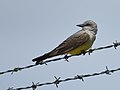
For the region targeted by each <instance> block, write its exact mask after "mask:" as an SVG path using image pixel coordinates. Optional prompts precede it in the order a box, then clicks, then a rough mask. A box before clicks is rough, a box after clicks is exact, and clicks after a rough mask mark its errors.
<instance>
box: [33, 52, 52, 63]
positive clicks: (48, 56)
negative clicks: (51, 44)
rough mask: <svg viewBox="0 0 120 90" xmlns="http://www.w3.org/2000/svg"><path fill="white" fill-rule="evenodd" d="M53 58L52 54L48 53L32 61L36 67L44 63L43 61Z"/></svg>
mask: <svg viewBox="0 0 120 90" xmlns="http://www.w3.org/2000/svg"><path fill="white" fill-rule="evenodd" d="M50 57H52V56H50V53H46V54H44V55H42V56H39V57H37V58H34V59H33V60H32V61H33V62H36V65H37V64H39V63H40V62H43V60H45V59H47V58H50Z"/></svg>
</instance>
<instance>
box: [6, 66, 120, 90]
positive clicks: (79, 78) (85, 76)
mask: <svg viewBox="0 0 120 90" xmlns="http://www.w3.org/2000/svg"><path fill="white" fill-rule="evenodd" d="M116 71H120V68H117V69H111V70H109V69H108V67H107V66H106V70H103V71H101V72H95V73H92V74H84V75H76V76H74V77H70V78H66V79H61V77H59V78H57V77H56V76H54V78H55V80H54V81H51V82H46V83H41V84H39V83H37V84H35V83H34V82H32V85H31V86H27V87H20V88H13V87H11V88H8V89H7V90H23V89H30V88H32V89H33V90H35V89H36V88H38V87H41V86H46V85H55V86H56V87H57V88H58V85H59V84H60V83H62V82H67V81H73V80H82V81H84V79H83V78H87V77H92V76H98V75H103V74H107V75H111V73H113V72H116Z"/></svg>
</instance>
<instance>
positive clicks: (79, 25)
mask: <svg viewBox="0 0 120 90" xmlns="http://www.w3.org/2000/svg"><path fill="white" fill-rule="evenodd" d="M76 26H78V27H83V26H84V25H83V24H78V25H76Z"/></svg>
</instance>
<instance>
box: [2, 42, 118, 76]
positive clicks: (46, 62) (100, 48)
mask: <svg viewBox="0 0 120 90" xmlns="http://www.w3.org/2000/svg"><path fill="white" fill-rule="evenodd" d="M118 46H120V42H117V41H116V42H113V44H111V45H107V46H103V47H99V48H94V49H90V50H88V51H86V52H83V53H80V54H77V55H69V56H67V55H65V56H64V57H61V58H56V59H51V60H47V61H44V62H43V63H40V64H39V65H44V64H45V65H47V64H48V63H50V62H55V61H60V60H61V59H65V61H67V62H68V58H70V57H72V56H79V55H85V54H86V53H88V54H89V55H90V54H91V53H93V52H94V51H97V50H102V49H107V48H112V47H114V48H115V49H117V47H118ZM35 66H37V65H35V64H32V65H28V66H23V67H17V68H14V69H11V70H7V71H3V72H0V75H1V74H5V73H9V72H11V74H13V73H14V72H18V71H21V70H23V69H27V68H32V67H35Z"/></svg>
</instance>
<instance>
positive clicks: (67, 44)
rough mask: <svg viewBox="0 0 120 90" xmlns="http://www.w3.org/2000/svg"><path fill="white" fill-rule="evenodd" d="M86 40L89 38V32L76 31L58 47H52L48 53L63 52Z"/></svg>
mask: <svg viewBox="0 0 120 90" xmlns="http://www.w3.org/2000/svg"><path fill="white" fill-rule="evenodd" d="M87 40H89V34H87V33H86V32H84V31H80V32H77V33H75V34H73V35H72V36H70V37H69V38H67V39H66V40H65V41H63V42H62V43H61V44H60V45H59V46H58V47H56V48H55V49H53V50H52V51H51V52H50V55H53V56H57V55H62V54H65V53H66V52H69V51H71V50H74V49H76V48H77V47H79V46H80V45H82V44H84V43H85V42H86V41H87Z"/></svg>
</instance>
